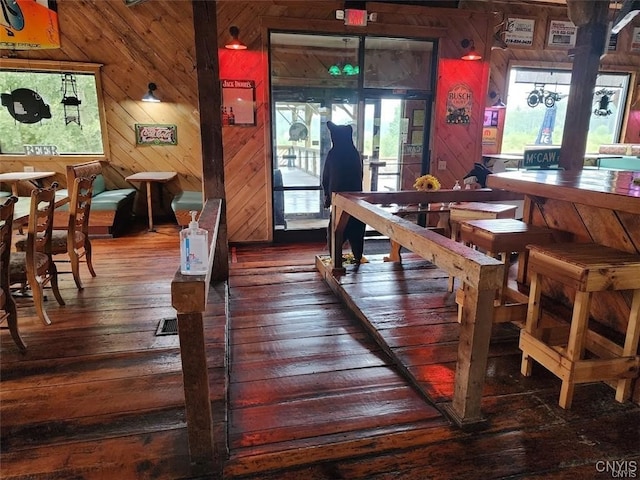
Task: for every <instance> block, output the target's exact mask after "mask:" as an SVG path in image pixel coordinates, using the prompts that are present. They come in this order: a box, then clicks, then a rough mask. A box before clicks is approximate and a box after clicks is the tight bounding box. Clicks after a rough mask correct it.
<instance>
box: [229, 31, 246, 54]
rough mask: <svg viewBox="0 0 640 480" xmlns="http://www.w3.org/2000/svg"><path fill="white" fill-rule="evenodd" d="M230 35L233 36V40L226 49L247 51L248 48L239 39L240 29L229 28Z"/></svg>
mask: <svg viewBox="0 0 640 480" xmlns="http://www.w3.org/2000/svg"><path fill="white" fill-rule="evenodd" d="M229 34H230V35H231V40H229V41H228V42H227V43H226V45H225V46H224V48H228V49H229V50H246V49H247V46H246V45H245V44H244V43H242V42H241V41H240V39H239V38H238V37H239V36H240V29H239V28H238V27H236V26H233V27H231V28H229Z"/></svg>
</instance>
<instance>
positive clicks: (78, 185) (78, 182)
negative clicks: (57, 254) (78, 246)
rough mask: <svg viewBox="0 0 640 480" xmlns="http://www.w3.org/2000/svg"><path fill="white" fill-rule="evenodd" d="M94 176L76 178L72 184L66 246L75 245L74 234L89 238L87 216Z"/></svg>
mask: <svg viewBox="0 0 640 480" xmlns="http://www.w3.org/2000/svg"><path fill="white" fill-rule="evenodd" d="M95 179H96V176H95V175H91V177H88V178H87V177H78V178H76V179H75V180H74V182H73V189H72V190H71V192H72V193H71V200H70V201H71V204H70V206H69V227H68V232H67V245H73V244H74V243H75V233H76V232H82V234H83V235H84V238H87V237H88V236H89V214H90V213H91V197H92V196H93V182H94V181H95Z"/></svg>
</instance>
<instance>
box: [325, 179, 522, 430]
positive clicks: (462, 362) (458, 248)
mask: <svg viewBox="0 0 640 480" xmlns="http://www.w3.org/2000/svg"><path fill="white" fill-rule="evenodd" d="M521 198H522V195H517V194H512V193H509V192H504V191H491V190H488V189H484V190H468V191H465V190H461V191H454V190H440V191H436V192H428V193H427V192H407V191H404V192H389V193H370V194H367V193H338V194H334V195H333V201H332V204H333V207H332V213H331V214H332V216H333V218H332V225H333V231H332V235H333V239H332V252H331V257H332V258H331V261H332V265H333V268H334V269H337V270H339V271H342V270H343V268H342V244H343V233H344V227H345V226H346V224H347V221H348V219H349V217H351V216H353V217H356V218H358V219H360V220H362V221H363V222H364V223H366V224H367V225H369V226H370V227H373V228H374V229H375V230H376V231H378V232H380V234H382V235H384V236H387V237H389V238H390V239H391V240H394V241H396V242H397V243H399V244H400V245H402V246H403V247H405V248H407V249H409V250H411V251H412V252H414V253H416V254H418V255H420V256H421V257H422V258H424V259H426V260H428V261H430V262H432V263H434V264H435V265H437V266H438V267H439V268H441V269H442V270H444V271H446V272H447V273H448V274H449V275H452V276H455V277H457V278H459V279H460V280H461V281H462V282H463V284H464V286H463V289H464V304H463V310H462V321H461V328H460V337H459V341H458V360H457V365H456V373H455V384H454V393H453V399H452V402H451V403H450V404H447V406H446V410H447V413H448V414H449V416H450V417H451V418H452V420H453V421H455V422H456V423H457V424H458V425H459V426H461V427H468V426H472V425H478V424H481V423H483V422H484V419H483V418H482V414H481V411H480V401H481V397H482V388H483V386H484V378H485V371H486V367H487V358H488V353H489V341H490V337H491V327H492V325H493V305H494V298H495V295H496V290H497V289H498V288H499V286H500V285H501V283H502V278H503V269H504V266H503V264H502V263H501V262H500V261H499V260H497V259H495V258H492V257H489V256H487V255H484V254H482V253H480V252H478V251H477V250H473V249H472V248H469V247H466V246H465V245H463V244H461V243H458V242H455V241H453V240H451V239H449V238H447V237H444V236H442V235H440V234H439V233H436V232H434V231H431V230H428V229H426V228H423V227H420V226H418V225H416V224H415V223H413V222H411V221H408V220H405V219H403V218H401V217H399V216H396V215H393V214H391V213H388V212H387V211H385V210H384V209H382V208H380V206H378V205H377V204H383V205H384V204H398V205H404V204H418V203H440V202H451V201H500V200H514V199H521Z"/></svg>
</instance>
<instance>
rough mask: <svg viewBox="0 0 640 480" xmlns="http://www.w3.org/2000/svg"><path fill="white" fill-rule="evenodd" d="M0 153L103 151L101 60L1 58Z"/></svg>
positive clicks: (104, 141)
mask: <svg viewBox="0 0 640 480" xmlns="http://www.w3.org/2000/svg"><path fill="white" fill-rule="evenodd" d="M0 99H1V106H0V132H2V133H1V134H0V153H2V154H5V155H34V156H39V155H43V156H51V155H92V156H96V155H97V156H104V155H106V151H105V149H106V148H107V147H106V145H107V141H106V131H107V129H106V126H105V123H104V113H103V106H102V95H101V83H100V65H97V64H84V63H73V62H52V61H34V60H19V59H0Z"/></svg>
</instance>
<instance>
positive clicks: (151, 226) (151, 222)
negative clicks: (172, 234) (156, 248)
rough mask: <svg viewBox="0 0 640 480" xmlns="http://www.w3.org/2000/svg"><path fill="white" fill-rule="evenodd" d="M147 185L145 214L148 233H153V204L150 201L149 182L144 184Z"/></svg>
mask: <svg viewBox="0 0 640 480" xmlns="http://www.w3.org/2000/svg"><path fill="white" fill-rule="evenodd" d="M145 183H146V184H147V213H148V214H149V231H150V232H155V229H154V228H153V202H152V201H151V182H145Z"/></svg>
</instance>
